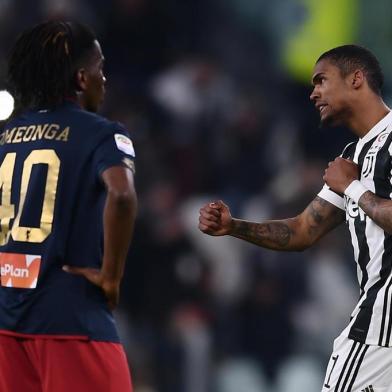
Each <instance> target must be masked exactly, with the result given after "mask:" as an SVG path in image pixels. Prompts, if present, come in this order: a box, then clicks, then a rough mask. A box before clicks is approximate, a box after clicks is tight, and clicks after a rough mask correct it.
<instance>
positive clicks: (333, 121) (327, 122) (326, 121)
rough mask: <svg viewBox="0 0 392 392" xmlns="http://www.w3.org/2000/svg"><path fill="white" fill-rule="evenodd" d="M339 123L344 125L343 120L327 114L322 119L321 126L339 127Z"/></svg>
mask: <svg viewBox="0 0 392 392" xmlns="http://www.w3.org/2000/svg"><path fill="white" fill-rule="evenodd" d="M339 125H342V123H341V121H339V119H338V118H336V117H334V116H326V117H324V118H321V119H320V126H321V127H337V126H339Z"/></svg>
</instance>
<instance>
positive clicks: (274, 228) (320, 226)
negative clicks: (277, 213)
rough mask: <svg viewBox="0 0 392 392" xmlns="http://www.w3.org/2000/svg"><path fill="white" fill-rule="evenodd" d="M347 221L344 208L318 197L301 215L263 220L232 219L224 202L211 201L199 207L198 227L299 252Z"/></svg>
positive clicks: (203, 230)
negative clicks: (257, 221) (258, 221)
mask: <svg viewBox="0 0 392 392" xmlns="http://www.w3.org/2000/svg"><path fill="white" fill-rule="evenodd" d="M343 221H344V211H342V210H341V209H339V208H337V207H335V206H334V205H332V204H331V203H329V202H327V201H325V200H324V199H321V198H320V197H316V198H315V199H314V200H313V201H312V202H311V203H310V204H309V205H308V206H307V208H306V209H305V210H304V211H303V212H302V213H301V214H300V215H298V216H296V217H294V218H289V219H282V220H267V221H263V222H260V223H256V222H249V221H244V220H240V219H235V218H232V216H231V214H230V210H229V208H228V207H227V206H226V205H225V204H224V203H223V202H222V201H218V202H214V203H209V204H207V205H205V206H203V207H202V208H201V209H200V217H199V229H200V230H201V231H202V232H203V233H206V234H209V235H214V236H221V235H231V236H233V237H237V238H240V239H243V240H245V241H248V242H251V243H254V244H256V245H258V246H261V247H263V248H268V249H274V250H284V251H299V250H304V249H306V248H308V247H309V246H311V245H312V244H314V243H315V242H316V241H317V240H318V239H320V238H321V237H322V236H324V235H325V234H326V233H328V232H329V231H331V230H332V229H333V228H335V227H336V226H338V225H339V224H340V223H342V222H343Z"/></svg>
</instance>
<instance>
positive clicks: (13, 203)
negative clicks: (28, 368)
mask: <svg viewBox="0 0 392 392" xmlns="http://www.w3.org/2000/svg"><path fill="white" fill-rule="evenodd" d="M134 156H135V154H134V150H133V146H132V142H131V140H130V139H129V135H128V134H127V131H126V130H125V129H124V128H123V127H122V126H121V125H119V124H117V123H113V122H111V121H108V120H107V119H105V118H103V117H101V116H98V115H96V114H93V113H89V112H87V111H85V110H82V109H81V108H80V107H79V106H77V105H76V104H75V103H72V102H66V103H65V104H63V105H61V106H60V107H58V108H57V109H55V110H40V111H28V112H26V113H24V114H22V115H20V116H19V117H17V118H15V119H13V120H11V121H10V122H9V123H8V124H7V125H6V126H5V128H4V130H3V132H2V134H1V135H0V187H1V188H0V190H1V192H0V194H1V200H0V225H1V228H0V229H1V232H0V268H1V286H0V333H11V334H13V333H16V334H18V333H19V334H29V335H30V334H32V335H36V334H38V335H56V336H57V337H60V336H62V337H80V338H82V339H91V340H98V341H112V342H117V341H118V335H117V331H116V328H115V323H114V319H113V316H112V313H111V312H110V310H109V309H108V306H107V303H106V300H105V297H104V295H103V292H102V291H101V289H100V288H98V287H96V286H94V285H93V284H92V283H90V282H88V281H87V280H86V279H85V278H83V277H81V276H76V275H72V274H69V273H67V272H65V271H63V270H62V267H63V265H65V264H69V265H75V266H81V267H94V268H100V267H101V264H102V257H103V208H104V202H105V198H106V190H105V186H104V184H103V182H102V179H101V173H102V172H103V171H104V170H105V169H107V168H109V167H111V166H118V165H125V166H127V167H129V168H131V170H133V168H134Z"/></svg>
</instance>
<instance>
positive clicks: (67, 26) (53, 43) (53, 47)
mask: <svg viewBox="0 0 392 392" xmlns="http://www.w3.org/2000/svg"><path fill="white" fill-rule="evenodd" d="M95 40H96V37H95V34H94V33H93V32H92V31H91V30H90V29H89V28H88V27H87V26H85V25H83V24H81V23H77V22H63V21H48V22H44V23H41V24H38V25H36V26H33V27H31V28H29V29H27V30H25V31H24V32H22V33H21V35H20V36H19V37H18V38H17V40H16V42H15V44H14V46H13V48H12V50H11V53H10V56H9V60H8V75H7V82H8V85H9V89H10V92H11V93H12V94H13V96H14V98H15V106H16V108H17V109H25V108H40V107H55V106H57V105H59V104H61V103H62V102H64V100H65V99H66V97H73V96H75V95H76V89H77V86H76V77H75V76H76V71H77V70H78V68H80V67H81V66H82V65H83V64H84V62H85V61H86V60H87V58H88V55H89V54H90V50H91V49H92V48H93V46H94V41H95Z"/></svg>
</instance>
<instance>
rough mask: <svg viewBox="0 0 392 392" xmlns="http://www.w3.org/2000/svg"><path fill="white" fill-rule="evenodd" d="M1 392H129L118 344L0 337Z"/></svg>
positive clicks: (130, 387) (127, 377) (127, 378)
mask: <svg viewBox="0 0 392 392" xmlns="http://www.w3.org/2000/svg"><path fill="white" fill-rule="evenodd" d="M0 391H1V392H70V391H72V392H90V391H91V392H132V385H131V377H130V373H129V368H128V364H127V359H126V356H125V352H124V349H123V347H122V346H121V344H118V343H110V342H96V341H83V340H74V339H52V338H49V339H47V338H45V339H42V338H20V337H14V336H7V335H0Z"/></svg>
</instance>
